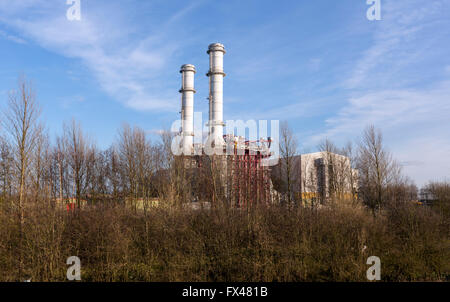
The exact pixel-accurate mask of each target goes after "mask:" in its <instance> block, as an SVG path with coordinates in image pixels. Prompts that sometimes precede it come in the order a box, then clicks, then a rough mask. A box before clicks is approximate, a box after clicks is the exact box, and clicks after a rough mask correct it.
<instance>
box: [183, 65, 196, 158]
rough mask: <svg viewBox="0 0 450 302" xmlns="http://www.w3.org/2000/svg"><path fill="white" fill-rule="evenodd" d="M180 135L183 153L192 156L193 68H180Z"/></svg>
mask: <svg viewBox="0 0 450 302" xmlns="http://www.w3.org/2000/svg"><path fill="white" fill-rule="evenodd" d="M180 73H181V89H180V93H181V133H182V137H183V145H182V146H183V153H184V154H185V155H189V154H193V148H194V93H195V92H196V91H195V89H194V75H195V66H194V65H191V64H184V65H183V66H181V70H180Z"/></svg>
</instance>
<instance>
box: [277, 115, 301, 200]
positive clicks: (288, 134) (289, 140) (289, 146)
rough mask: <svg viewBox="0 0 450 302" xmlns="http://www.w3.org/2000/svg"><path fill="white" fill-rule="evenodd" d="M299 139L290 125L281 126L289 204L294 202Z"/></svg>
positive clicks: (281, 147)
mask: <svg viewBox="0 0 450 302" xmlns="http://www.w3.org/2000/svg"><path fill="white" fill-rule="evenodd" d="M297 146H298V142H297V138H296V137H295V135H294V133H293V132H292V129H291V128H290V127H289V124H288V123H287V122H286V121H285V122H282V123H281V125H280V157H281V158H280V167H281V170H282V172H281V175H282V176H283V178H285V179H286V196H287V202H288V204H289V205H290V204H292V200H293V183H294V181H293V180H294V175H293V174H294V161H295V156H296V155H297Z"/></svg>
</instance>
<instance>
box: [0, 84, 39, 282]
mask: <svg viewBox="0 0 450 302" xmlns="http://www.w3.org/2000/svg"><path fill="white" fill-rule="evenodd" d="M39 115H40V108H39V106H38V104H37V102H36V96H35V92H34V90H33V87H32V84H31V83H30V82H28V81H27V80H26V79H25V77H21V78H20V79H19V83H18V89H17V90H15V91H12V92H11V93H10V94H9V100H8V108H7V110H6V111H5V112H4V114H3V118H2V124H3V126H4V128H5V129H6V131H7V133H8V134H9V136H10V141H11V147H12V150H13V152H14V154H13V159H14V164H15V169H16V171H17V173H16V178H17V184H18V193H19V198H18V201H17V210H18V217H19V232H20V243H19V244H20V247H21V246H22V238H23V227H24V222H25V216H24V206H25V205H24V203H25V199H26V190H25V187H26V182H27V178H28V176H29V172H30V168H29V165H30V162H31V160H32V156H33V152H34V150H35V147H36V142H37V140H38V138H39V135H40V132H41V126H40V125H39V121H38V118H39ZM19 250H20V251H21V249H20V248H19ZM22 270H23V257H22V253H21V252H20V253H19V276H21V275H22Z"/></svg>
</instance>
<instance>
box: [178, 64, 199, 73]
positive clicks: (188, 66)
mask: <svg viewBox="0 0 450 302" xmlns="http://www.w3.org/2000/svg"><path fill="white" fill-rule="evenodd" d="M185 71H193V72H194V73H195V72H196V71H195V66H194V65H192V64H184V65H182V66H181V69H180V73H182V72H185Z"/></svg>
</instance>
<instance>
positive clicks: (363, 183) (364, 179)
mask: <svg viewBox="0 0 450 302" xmlns="http://www.w3.org/2000/svg"><path fill="white" fill-rule="evenodd" d="M357 167H358V169H359V173H360V174H359V180H360V186H359V187H360V190H359V192H360V195H361V198H362V199H363V200H364V202H365V203H366V204H367V205H368V206H369V207H370V208H371V209H372V210H373V213H374V214H375V210H376V209H381V207H382V206H383V200H384V199H385V198H386V189H387V186H388V185H389V184H391V183H393V182H394V181H395V180H396V179H398V177H399V175H400V166H399V165H398V163H397V162H396V161H395V160H394V159H393V157H392V155H391V153H390V152H389V151H387V150H386V148H385V146H384V145H383V136H382V133H381V131H380V130H379V129H376V128H375V127H374V126H368V127H366V129H365V130H364V132H363V136H362V139H361V141H360V143H359V148H358V157H357Z"/></svg>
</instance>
